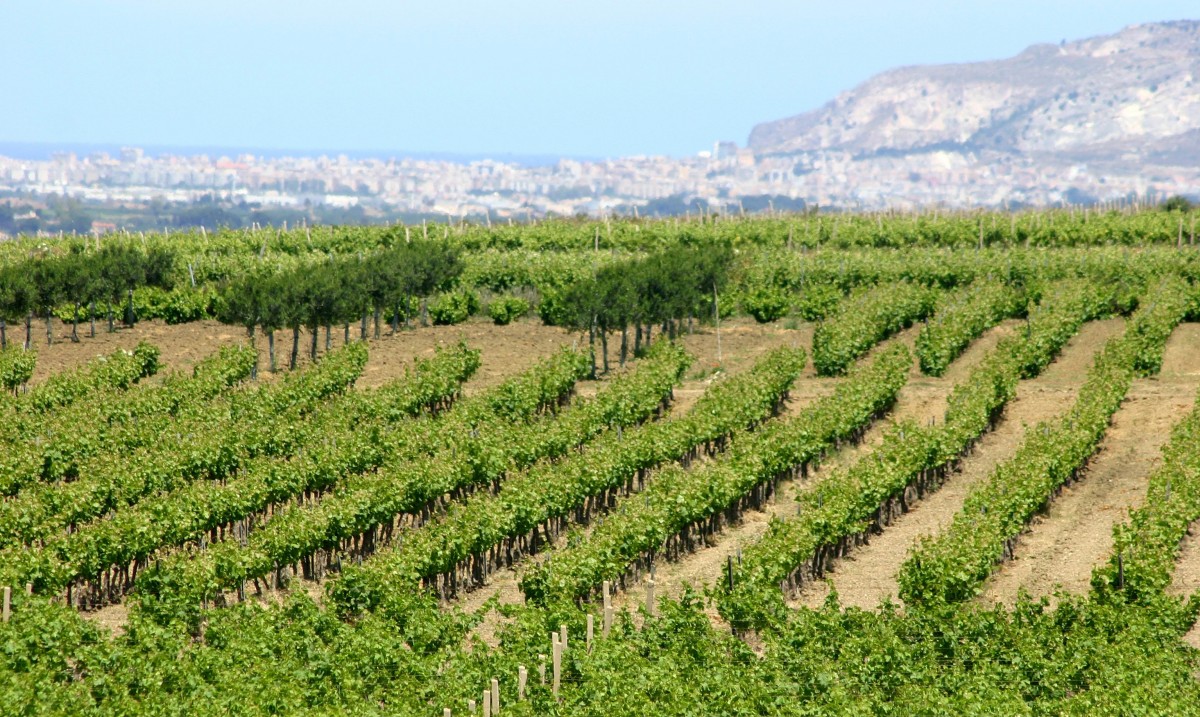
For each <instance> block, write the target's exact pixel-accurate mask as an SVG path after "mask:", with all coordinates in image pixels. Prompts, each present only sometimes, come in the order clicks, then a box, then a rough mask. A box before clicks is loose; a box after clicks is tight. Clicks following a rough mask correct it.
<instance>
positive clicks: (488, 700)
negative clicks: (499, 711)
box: [483, 690, 492, 717]
mask: <svg viewBox="0 0 1200 717" xmlns="http://www.w3.org/2000/svg"><path fill="white" fill-rule="evenodd" d="M483 717H492V691H491V690H484V691H483Z"/></svg>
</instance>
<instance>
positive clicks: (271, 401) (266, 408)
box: [0, 344, 367, 545]
mask: <svg viewBox="0 0 1200 717" xmlns="http://www.w3.org/2000/svg"><path fill="white" fill-rule="evenodd" d="M366 359H367V355H366V349H365V347H364V346H363V345H362V344H351V345H349V346H347V347H345V348H343V349H340V350H339V351H337V352H335V353H333V354H332V355H330V356H329V357H327V359H326V360H325V361H323V362H322V363H320V364H318V365H315V366H313V367H312V368H311V369H310V370H308V371H305V372H303V373H301V374H294V375H292V376H289V377H288V378H289V380H287V381H283V382H280V383H279V384H277V385H269V386H263V387H261V388H259V389H258V390H256V391H251V392H247V393H246V394H243V395H233V396H230V397H229V399H228V400H226V401H220V402H216V403H214V404H211V405H209V406H207V407H205V408H206V409H207V410H204V409H202V410H200V411H198V412H197V415H196V416H194V417H193V419H192V420H188V421H183V422H181V423H180V424H177V425H173V426H168V427H165V428H164V427H162V426H159V425H156V423H155V422H154V421H150V422H147V423H144V424H143V423H141V422H135V423H134V424H133V425H132V426H131V429H133V430H137V431H146V432H148V433H150V434H152V435H149V436H142V438H140V439H139V440H140V442H142V443H143V444H146V445H144V446H143V447H142V448H140V449H138V450H135V451H131V452H129V453H113V452H107V451H106V452H103V453H101V454H99V455H97V456H96V457H95V458H94V460H92V461H91V462H90V463H88V464H86V465H85V466H84V468H83V471H82V474H81V475H79V476H78V477H77V479H76V480H74V481H71V482H68V483H47V484H39V485H37V486H33V487H31V488H30V489H28V490H25V491H23V492H21V493H20V494H19V495H17V496H16V497H15V498H13V499H11V500H9V501H6V502H5V503H3V504H0V526H3V527H0V545H6V544H8V543H10V542H12V541H14V540H20V541H22V542H25V543H30V542H33V541H36V540H44V539H47V538H49V537H50V536H51V535H53V534H54V533H56V532H57V531H59V530H61V529H62V528H64V527H70V526H76V525H78V524H80V523H84V522H86V521H88V520H92V519H95V518H97V517H99V516H101V515H103V514H105V513H106V512H108V511H110V510H117V509H119V508H121V507H122V506H125V505H131V504H133V503H136V502H137V501H138V500H140V499H141V498H142V497H143V496H146V495H149V494H151V493H155V492H159V491H169V490H173V489H175V488H177V487H180V486H183V485H186V484H188V483H190V482H192V481H196V480H201V479H210V480H211V479H219V478H223V477H225V476H228V475H230V474H231V473H233V472H234V471H236V470H237V469H238V468H239V467H240V466H242V465H244V464H245V462H246V461H248V460H252V459H253V458H254V457H256V456H258V455H266V456H271V455H288V454H290V452H291V451H292V450H294V449H295V447H296V446H297V441H296V439H297V438H299V437H302V436H304V435H305V432H304V431H296V429H295V425H296V424H297V423H300V422H301V419H303V418H304V417H305V416H306V415H308V414H310V413H311V412H313V411H314V410H317V409H318V408H319V406H320V405H321V404H322V402H323V401H325V400H326V399H327V398H328V397H330V396H333V395H336V394H338V393H341V392H343V391H345V390H346V389H347V388H349V387H350V386H351V385H352V384H353V383H354V381H355V380H357V378H358V377H359V375H360V374H361V373H362V369H363V366H364V365H365V364H366Z"/></svg>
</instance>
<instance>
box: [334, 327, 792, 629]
mask: <svg viewBox="0 0 1200 717" xmlns="http://www.w3.org/2000/svg"><path fill="white" fill-rule="evenodd" d="M804 359H805V357H804V352H803V351H802V350H800V349H777V350H775V351H773V352H771V353H770V354H768V355H767V356H765V357H764V358H763V359H761V360H760V361H759V362H758V363H757V364H756V365H755V367H754V368H753V369H751V370H750V371H749V372H747V373H745V374H742V375H739V376H735V377H732V378H730V379H727V380H725V381H723V382H721V383H718V384H717V385H716V386H714V387H713V388H711V389H709V390H708V391H707V392H706V393H705V395H704V396H702V397H701V398H700V399H699V400H698V401H697V403H696V404H695V405H694V406H693V407H692V409H691V410H690V411H689V412H688V414H687V415H685V416H683V417H681V418H677V419H669V420H666V421H662V422H659V423H655V424H648V425H645V426H642V427H640V428H638V429H635V430H631V431H626V432H624V433H619V434H617V435H613V434H611V433H610V434H609V435H608V436H606V437H604V438H602V439H600V440H598V441H596V442H595V443H594V444H593V445H591V446H589V448H588V450H587V451H586V452H585V453H583V454H581V455H579V456H572V457H571V458H568V459H566V460H563V461H560V462H558V463H548V464H539V465H537V466H534V467H533V468H531V469H530V470H529V471H527V472H525V473H524V474H522V475H519V476H514V477H512V478H509V479H508V480H507V481H506V482H505V486H504V490H502V491H501V492H500V493H499V494H497V495H487V494H479V495H476V496H474V497H472V498H471V499H470V500H468V501H467V502H466V503H464V504H463V505H461V506H456V507H454V508H452V509H451V510H450V511H448V512H447V514H446V515H445V516H443V517H440V518H439V519H437V520H435V521H432V522H430V523H428V524H427V525H425V526H422V527H421V528H420V529H418V530H415V531H413V532H412V533H411V534H410V535H408V536H406V539H405V540H404V541H402V542H400V543H399V544H396V545H394V546H392V547H391V548H390V549H388V550H386V551H382V552H380V553H377V554H376V555H375V556H373V557H372V558H371V559H370V560H368V561H366V562H364V563H363V565H362V566H361V567H356V568H351V569H349V570H347V571H346V572H345V573H344V574H343V575H342V577H341V578H340V579H339V580H338V581H337V582H336V583H335V584H334V585H333V586H332V587H331V589H330V595H331V596H332V598H333V599H334V600H335V601H336V602H337V604H338V606H339V608H340V609H341V610H343V611H345V612H355V611H358V610H363V609H374V608H375V607H377V606H378V605H380V604H381V603H382V602H383V601H384V600H385V599H386V597H387V596H388V594H389V593H391V592H393V591H396V590H405V589H409V588H406V587H404V586H411V585H414V584H416V583H418V582H420V581H423V580H424V581H436V582H437V583H438V585H439V587H440V589H441V591H442V592H454V591H455V590H457V589H458V587H459V585H460V583H461V584H467V585H469V584H471V583H473V582H474V583H478V582H481V581H482V580H483V579H484V578H485V577H486V575H487V573H488V571H489V568H490V566H498V565H500V564H502V563H503V562H505V561H507V562H512V561H513V560H514V559H515V556H516V555H517V554H520V553H525V552H529V551H531V550H536V549H537V547H538V545H539V544H540V543H544V542H546V541H547V540H549V539H550V537H549V526H550V524H553V523H558V522H561V521H562V520H564V519H565V518H567V517H568V516H570V515H572V514H573V513H578V512H580V511H583V512H588V510H587V509H588V506H589V504H590V505H591V507H596V505H605V504H608V503H609V502H611V500H612V499H613V498H614V496H615V493H616V491H619V490H620V489H622V488H625V489H626V490H628V489H629V488H630V487H631V484H632V482H633V481H634V479H635V478H637V477H639V476H640V477H642V478H643V479H644V477H645V474H646V472H647V471H648V470H650V469H651V468H653V467H655V466H658V465H661V464H663V463H666V462H670V461H676V460H684V459H688V458H689V457H690V456H691V455H693V454H694V453H695V452H696V451H697V450H698V449H699V448H701V447H702V446H708V447H709V448H710V449H714V448H717V447H719V446H722V445H723V444H724V442H725V440H726V439H727V437H728V436H729V435H730V434H731V433H732V432H734V431H736V430H739V429H744V428H747V427H749V426H752V425H755V424H757V423H759V422H761V421H762V420H764V419H766V418H767V417H768V416H770V415H771V413H772V412H774V411H775V410H777V408H778V406H779V404H780V402H781V401H782V400H783V399H784V398H785V397H786V395H787V390H788V388H789V387H790V386H791V384H792V382H793V381H794V380H795V379H796V377H797V376H798V375H799V373H800V371H801V370H802V368H803V366H804ZM539 529H540V530H541V531H542V533H543V535H541V536H539V535H538V531H539ZM502 556H503V557H502ZM468 574H469V575H468Z"/></svg>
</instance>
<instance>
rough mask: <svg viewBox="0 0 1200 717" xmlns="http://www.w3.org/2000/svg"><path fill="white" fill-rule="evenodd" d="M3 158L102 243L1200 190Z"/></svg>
mask: <svg viewBox="0 0 1200 717" xmlns="http://www.w3.org/2000/svg"><path fill="white" fill-rule="evenodd" d="M48 154H49V156H46V157H44V158H40V159H31V158H19V157H7V156H5V157H0V232H3V233H5V234H13V233H37V232H58V231H67V232H71V231H74V232H77V233H86V232H105V231H113V230H116V229H129V230H135V229H136V230H155V229H160V228H170V227H172V226H176V227H183V226H197V225H205V224H207V225H208V226H209V227H217V226H222V225H226V226H242V225H249V224H253V223H260V224H275V225H278V224H281V223H283V222H287V221H291V222H293V223H298V222H317V223H372V222H385V221H400V220H406V219H416V218H434V219H437V218H440V219H441V220H443V221H445V220H447V219H453V220H459V219H471V220H480V221H506V220H514V221H526V220H530V219H536V218H542V217H550V216H566V217H569V216H578V215H587V216H592V217H595V216H604V215H626V214H628V215H632V214H639V215H650V216H664V215H683V214H685V213H696V212H714V211H715V212H733V211H736V212H741V211H745V212H756V211H764V210H792V211H795V210H803V209H812V208H825V209H864V210H878V209H909V208H913V207H920V206H933V205H940V206H946V207H969V206H1014V207H1019V206H1030V205H1036V206H1046V205H1058V204H1062V203H1072V204H1089V203H1095V202H1100V201H1111V200H1115V199H1121V198H1126V197H1130V196H1146V195H1151V196H1153V195H1155V194H1156V193H1158V194H1160V195H1164V196H1165V194H1167V193H1184V194H1188V193H1200V169H1197V168H1195V167H1173V168H1170V170H1169V173H1162V170H1161V169H1160V170H1159V173H1158V174H1152V175H1146V174H1142V173H1132V172H1131V173H1127V174H1108V173H1100V172H1097V171H1094V170H1092V169H1091V168H1089V166H1088V165H1086V164H1069V163H1068V164H1060V163H1049V164H1047V163H1040V164H1039V163H1036V162H1035V161H1033V160H1032V159H1024V158H1021V157H1014V156H1012V155H999V154H996V155H994V156H984V157H976V156H974V155H973V154H971V153H968V152H963V151H949V150H948V151H933V152H924V153H917V154H903V155H899V156H886V155H881V156H874V157H867V158H864V157H856V156H854V155H852V154H851V153H849V152H844V151H830V150H822V151H813V152H795V153H789V154H763V153H756V152H754V151H752V150H750V149H747V148H743V147H739V146H738V145H737V144H735V143H733V142H718V143H716V144H715V145H714V146H713V148H712V149H711V150H706V151H703V152H700V153H698V154H696V155H694V156H690V157H682V158H674V157H666V156H635V157H625V158H620V159H608V160H579V159H559V160H557V161H550V162H546V161H541V160H544V158H540V160H539V161H534V162H529V161H522V160H521V159H520V158H512V159H509V160H497V159H483V158H457V157H452V158H436V157H426V158H415V157H407V158H391V159H382V158H373V157H368V156H356V157H350V156H348V155H345V154H343V155H338V156H277V155H272V154H263V153H250V152H246V153H243V154H234V155H224V154H222V155H210V154H182V153H181V154H170V153H166V154H151V153H149V152H147V151H145V150H143V149H141V148H138V147H125V148H120V149H115V150H113V151H112V152H108V151H94V152H90V153H88V154H79V153H78V152H76V151H59V152H52V153H48Z"/></svg>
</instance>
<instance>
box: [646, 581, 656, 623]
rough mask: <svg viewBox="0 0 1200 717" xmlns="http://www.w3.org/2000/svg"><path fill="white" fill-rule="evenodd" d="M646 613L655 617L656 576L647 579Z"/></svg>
mask: <svg viewBox="0 0 1200 717" xmlns="http://www.w3.org/2000/svg"><path fill="white" fill-rule="evenodd" d="M646 613H647V614H649V615H650V617H654V578H650V579H649V580H647V581H646Z"/></svg>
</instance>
